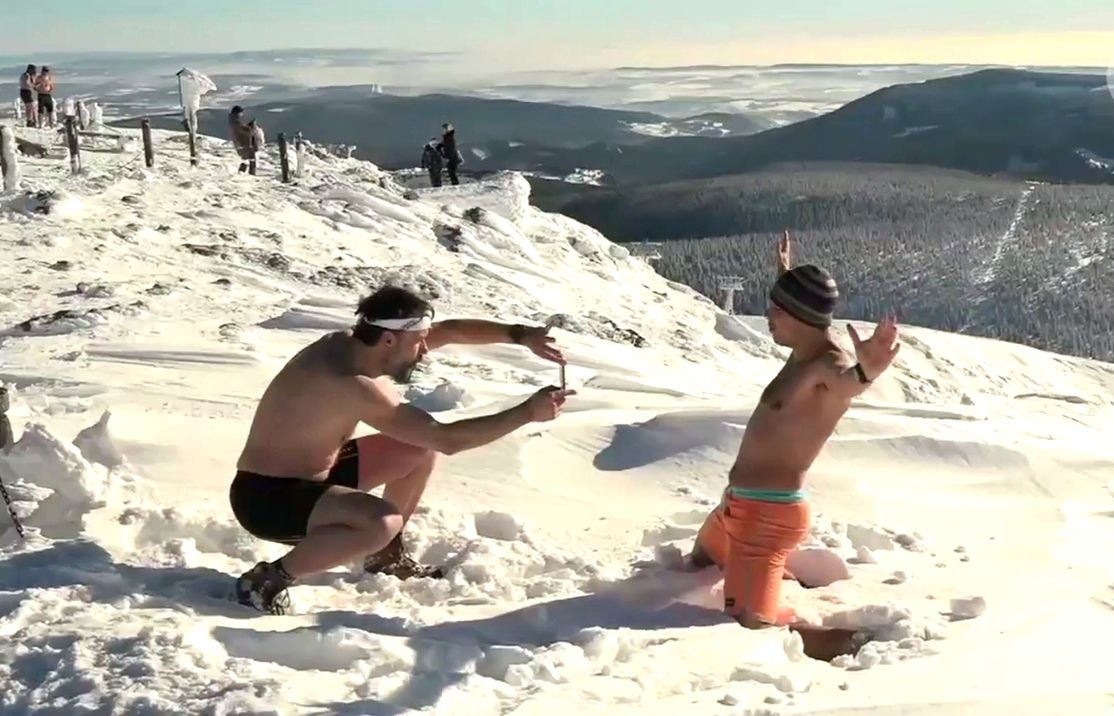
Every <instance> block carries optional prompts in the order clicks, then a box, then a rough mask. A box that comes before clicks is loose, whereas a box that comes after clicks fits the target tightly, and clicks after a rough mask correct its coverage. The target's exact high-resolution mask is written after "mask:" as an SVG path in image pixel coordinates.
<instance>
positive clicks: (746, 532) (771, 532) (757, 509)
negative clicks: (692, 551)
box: [696, 494, 810, 624]
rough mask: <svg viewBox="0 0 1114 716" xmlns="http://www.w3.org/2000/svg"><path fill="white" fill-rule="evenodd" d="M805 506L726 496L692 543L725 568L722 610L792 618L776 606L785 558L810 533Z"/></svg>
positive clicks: (770, 618)
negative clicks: (694, 542)
mask: <svg viewBox="0 0 1114 716" xmlns="http://www.w3.org/2000/svg"><path fill="white" fill-rule="evenodd" d="M809 519H810V514H809V507H808V503H807V502H804V501H803V500H802V501H800V502H789V503H786V502H766V501H761V500H754V499H746V498H740V497H734V496H732V495H730V494H727V495H725V496H724V499H723V503H722V504H721V505H720V506H719V507H717V508H716V509H715V510H714V511H713V512H712V514H710V515H708V519H707V520H705V521H704V526H703V527H701V528H700V533H699V534H698V535H697V536H696V543H697V545H699V546H700V548H701V549H702V550H703V551H704V553H705V554H707V555H708V557H709V558H710V559H711V560H712V561H713V562H715V563H716V564H717V565H718V566H719V568H720V569H722V570H723V571H724V579H723V601H724V610H725V611H726V612H727V613H728V614H731V615H732V616H736V617H738V616H742V615H744V614H746V615H748V616H751V617H754V618H756V619H758V620H760V621H763V622H766V623H768V624H781V623H785V622H786V621H787V620H791V619H792V614H791V612H787V613H782V612H779V610H778V600H779V599H780V597H781V578H782V574H783V573H784V571H785V561H786V560H787V559H788V558H789V555H790V554H791V553H792V552H793V550H794V549H796V547H797V545H798V544H800V542H801V540H802V539H804V537H805V535H807V534H808V527H809Z"/></svg>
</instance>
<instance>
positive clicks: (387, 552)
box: [364, 534, 445, 579]
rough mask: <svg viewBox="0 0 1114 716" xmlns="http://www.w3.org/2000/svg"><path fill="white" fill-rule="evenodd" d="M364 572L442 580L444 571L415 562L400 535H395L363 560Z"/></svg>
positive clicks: (405, 577)
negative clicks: (381, 547) (384, 545)
mask: <svg viewBox="0 0 1114 716" xmlns="http://www.w3.org/2000/svg"><path fill="white" fill-rule="evenodd" d="M364 571H365V572H367V573H368V574H386V575H388V576H391V577H398V578H399V579H411V578H413V577H429V578H431V579H444V578H445V570H443V569H442V568H440V567H429V566H426V565H424V564H421V563H419V562H417V561H415V560H414V559H413V558H412V557H411V556H410V555H408V554H406V550H405V549H404V548H403V546H402V535H401V534H399V535H396V536H395V538H394V539H393V540H391V541H390V543H389V544H388V545H387V546H386V547H384V548H383V549H381V550H379V551H378V552H376V553H375V554H371V555H368V556H367V558H366V559H364Z"/></svg>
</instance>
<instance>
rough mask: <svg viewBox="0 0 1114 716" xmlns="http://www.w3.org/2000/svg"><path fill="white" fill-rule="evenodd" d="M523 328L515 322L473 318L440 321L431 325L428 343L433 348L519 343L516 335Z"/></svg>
mask: <svg viewBox="0 0 1114 716" xmlns="http://www.w3.org/2000/svg"><path fill="white" fill-rule="evenodd" d="M522 328H525V326H523V327H522ZM522 328H515V324H508V323H498V322H496V321H483V320H479V319H473V318H459V319H452V320H448V321H438V322H436V323H434V324H433V326H431V327H430V329H429V337H428V338H426V345H427V346H429V347H430V349H433V348H440V347H441V346H447V345H452V344H457V345H469V346H479V345H488V344H491V343H517V342H518V341H516V340H515V337H516V335H518V332H519V331H520V330H522Z"/></svg>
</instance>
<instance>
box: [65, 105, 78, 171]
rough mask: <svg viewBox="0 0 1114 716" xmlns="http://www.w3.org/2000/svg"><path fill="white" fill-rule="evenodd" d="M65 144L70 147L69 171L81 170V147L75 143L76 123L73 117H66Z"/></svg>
mask: <svg viewBox="0 0 1114 716" xmlns="http://www.w3.org/2000/svg"><path fill="white" fill-rule="evenodd" d="M66 144H67V146H68V147H69V149H70V171H72V172H73V173H74V174H77V173H78V172H80V171H81V148H80V147H79V146H78V143H77V123H76V120H75V119H74V118H73V117H66Z"/></svg>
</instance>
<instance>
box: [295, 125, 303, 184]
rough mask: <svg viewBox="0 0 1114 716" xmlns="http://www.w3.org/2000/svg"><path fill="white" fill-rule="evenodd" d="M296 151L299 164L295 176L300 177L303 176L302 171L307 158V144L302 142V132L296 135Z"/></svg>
mask: <svg viewBox="0 0 1114 716" xmlns="http://www.w3.org/2000/svg"><path fill="white" fill-rule="evenodd" d="M294 153H295V154H296V155H298V164H297V166H296V168H295V169H294V176H299V177H300V176H302V171H303V169H304V168H303V167H302V164H304V163H305V160H306V154H305V146H304V145H303V143H302V133H301V132H298V133H297V134H295V135H294Z"/></svg>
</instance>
